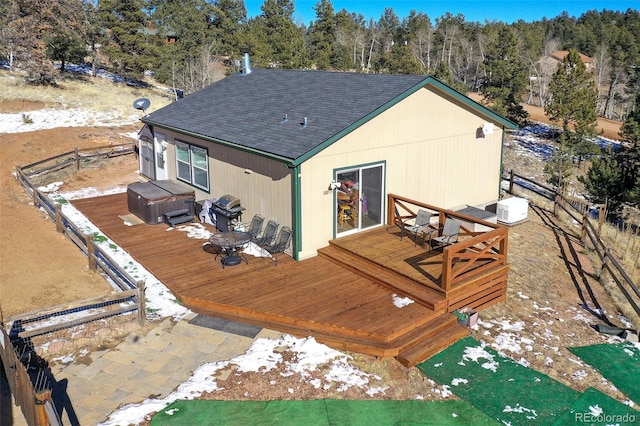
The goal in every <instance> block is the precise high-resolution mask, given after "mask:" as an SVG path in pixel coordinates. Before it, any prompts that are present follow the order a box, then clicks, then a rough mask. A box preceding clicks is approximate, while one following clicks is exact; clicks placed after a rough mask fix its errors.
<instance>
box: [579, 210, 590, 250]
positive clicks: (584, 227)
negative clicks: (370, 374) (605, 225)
mask: <svg viewBox="0 0 640 426" xmlns="http://www.w3.org/2000/svg"><path fill="white" fill-rule="evenodd" d="M588 222H589V211H588V210H585V211H584V212H583V213H582V232H581V233H580V241H582V245H583V246H585V247H586V246H587V223H588Z"/></svg>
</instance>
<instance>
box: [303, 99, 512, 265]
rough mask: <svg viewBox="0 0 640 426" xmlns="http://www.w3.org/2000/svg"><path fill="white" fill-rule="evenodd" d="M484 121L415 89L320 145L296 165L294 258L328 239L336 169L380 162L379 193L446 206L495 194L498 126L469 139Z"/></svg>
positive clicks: (309, 253) (493, 197) (491, 197)
mask: <svg viewBox="0 0 640 426" xmlns="http://www.w3.org/2000/svg"><path fill="white" fill-rule="evenodd" d="M485 122H487V120H486V118H482V117H479V116H478V115H476V114H474V113H473V112H471V111H470V110H469V109H468V108H467V107H464V108H463V105H461V104H460V105H457V104H454V103H452V102H451V101H450V100H447V99H444V98H442V97H441V96H440V95H439V94H436V93H434V92H433V91H431V90H427V89H423V90H419V91H418V92H416V93H415V94H413V95H411V96H410V97H408V98H407V99H405V100H403V101H402V102H400V103H399V104H397V105H395V106H393V107H392V108H390V109H389V110H387V111H385V112H384V113H382V114H380V115H378V116H377V117H375V118H374V119H372V120H371V121H369V122H368V123H366V124H365V125H363V126H361V127H359V128H358V129H356V130H354V131H353V132H351V133H350V134H348V135H346V136H345V137H344V138H342V139H341V140H340V141H338V142H336V143H335V144H333V145H331V146H330V147H328V148H327V149H325V150H323V151H322V152H320V153H319V154H317V155H316V156H314V157H313V158H312V159H310V160H308V161H307V162H306V163H305V164H304V165H303V167H302V170H301V171H302V182H301V183H302V186H301V189H302V228H303V230H304V233H303V249H304V251H303V252H302V253H301V257H307V256H313V255H315V250H317V249H318V248H320V247H323V246H325V245H327V241H328V240H329V239H331V238H333V232H334V228H333V226H334V224H333V222H334V216H333V214H334V213H333V208H334V204H333V194H332V192H331V191H327V187H328V185H329V182H330V181H331V179H332V178H333V174H332V173H333V170H334V169H336V168H343V167H350V166H358V165H362V164H369V163H376V162H383V161H386V185H387V187H386V191H387V193H396V194H401V195H403V196H406V197H410V198H414V199H417V200H421V201H424V202H426V203H429V204H434V205H438V206H442V207H445V208H454V207H458V206H462V205H465V204H469V205H483V204H486V203H488V202H491V201H495V200H496V199H497V197H498V187H499V170H500V153H501V141H502V129H501V128H499V127H497V126H495V127H494V133H493V134H491V135H487V136H486V137H485V138H482V139H476V130H477V129H478V127H480V126H482V124H483V123H485Z"/></svg>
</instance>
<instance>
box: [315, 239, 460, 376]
mask: <svg viewBox="0 0 640 426" xmlns="http://www.w3.org/2000/svg"><path fill="white" fill-rule="evenodd" d="M318 255H319V256H320V257H322V258H324V259H327V260H329V261H331V262H333V263H335V264H337V265H340V266H341V267H343V268H347V269H348V270H350V271H352V272H355V273H357V274H358V275H360V276H362V277H365V278H367V279H369V280H371V281H373V282H375V283H377V284H378V285H381V286H384V287H386V288H389V289H391V290H393V291H395V292H397V293H399V294H401V295H402V296H405V297H409V298H411V299H412V300H414V301H415V302H416V303H420V304H422V305H423V306H425V307H427V308H429V309H431V310H433V311H434V315H433V317H432V318H431V319H430V320H429V321H428V322H426V323H424V324H422V325H418V326H416V327H415V328H414V329H412V330H407V331H406V332H405V333H404V334H402V335H398V336H396V337H395V338H394V339H393V340H390V341H387V342H376V343H372V342H371V341H362V342H359V341H358V339H354V338H353V337H352V338H351V339H350V340H349V341H348V342H340V339H336V337H337V336H335V335H327V336H322V335H318V334H315V337H316V339H317V340H318V341H321V342H323V343H326V344H329V345H331V346H333V347H339V348H343V349H346V350H352V351H362V352H367V351H369V353H371V348H372V346H376V347H377V350H376V351H375V352H376V353H372V354H373V355H377V356H382V357H391V356H393V357H395V358H396V359H397V360H398V361H399V362H400V363H401V364H402V365H404V366H406V367H412V366H414V365H416V364H418V363H420V362H422V361H424V360H425V359H427V358H429V357H430V356H432V355H434V354H436V353H437V352H440V351H441V350H443V349H445V348H447V347H448V346H450V345H452V344H453V343H455V342H457V341H458V340H460V339H462V338H464V337H466V336H467V335H468V334H469V330H468V329H467V328H466V327H463V326H461V325H460V324H458V322H457V319H456V317H455V315H453V314H451V313H450V312H447V300H446V297H445V294H444V292H440V291H438V290H436V289H433V288H431V287H428V286H425V285H424V284H422V283H420V282H418V281H416V280H414V279H412V278H410V277H407V276H405V275H403V274H401V273H398V272H397V271H394V270H391V269H389V268H385V267H384V266H383V265H381V264H379V263H377V262H375V261H372V260H371V259H367V258H364V257H362V256H360V255H358V254H357V253H354V252H352V251H350V250H349V249H347V248H344V247H342V246H339V245H336V244H331V243H330V244H329V246H327V247H323V248H321V249H319V250H318ZM360 344H362V345H363V346H362V348H359V345H360Z"/></svg>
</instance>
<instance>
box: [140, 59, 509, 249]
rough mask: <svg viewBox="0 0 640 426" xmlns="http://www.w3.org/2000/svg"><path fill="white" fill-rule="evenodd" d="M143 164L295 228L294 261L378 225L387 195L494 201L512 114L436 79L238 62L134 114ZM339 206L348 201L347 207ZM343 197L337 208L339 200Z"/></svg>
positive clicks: (247, 215) (441, 201)
mask: <svg viewBox="0 0 640 426" xmlns="http://www.w3.org/2000/svg"><path fill="white" fill-rule="evenodd" d="M142 122H143V123H144V124H145V126H144V128H143V129H142V130H141V132H140V144H141V146H140V154H141V155H140V161H141V164H140V169H141V173H142V174H143V175H145V176H147V177H148V178H150V179H156V180H160V179H177V180H179V181H182V182H185V183H187V184H189V185H191V186H192V187H193V188H194V189H195V191H196V199H197V200H205V199H212V198H220V197H222V196H223V195H225V194H232V195H233V196H235V197H237V198H239V199H240V200H241V204H242V206H243V207H244V208H245V209H246V210H245V212H244V217H243V220H244V221H248V220H250V219H251V217H252V216H253V215H254V214H256V213H257V214H261V215H262V216H264V217H265V218H267V219H274V220H277V221H278V222H279V223H280V225H287V226H290V227H292V228H293V229H294V238H293V244H292V250H293V256H294V258H295V259H298V260H299V259H304V258H308V257H312V256H315V255H316V254H317V252H316V250H317V249H319V248H321V247H323V246H326V245H327V243H328V241H329V240H331V239H334V238H339V237H341V236H346V235H350V234H354V233H357V232H360V231H362V230H365V229H369V228H372V227H376V226H382V225H384V224H385V223H386V202H387V197H386V196H387V194H388V193H396V194H402V195H403V196H406V197H410V198H412V199H415V200H421V201H424V202H427V203H430V204H432V205H438V206H442V207H444V208H456V207H464V206H467V205H470V206H476V207H484V206H486V205H487V204H490V203H493V202H495V201H497V199H498V195H499V191H500V166H501V155H502V143H503V138H504V134H505V129H508V128H515V127H516V126H515V124H513V123H512V122H510V121H508V120H506V119H504V118H502V117H500V116H499V115H497V114H495V113H493V112H492V111H490V110H489V109H487V108H485V107H483V106H482V105H480V104H478V103H476V102H474V101H472V100H471V99H469V98H467V97H466V96H464V95H462V94H460V93H458V92H456V91H455V90H453V89H451V88H450V87H448V86H446V85H445V84H443V83H441V82H439V81H438V80H436V79H434V78H433V77H426V76H418V75H369V74H356V73H338V72H325V71H296V70H275V69H253V70H252V69H251V68H250V67H249V61H248V57H246V56H245V58H244V60H243V71H242V72H241V73H237V74H234V75H230V76H228V77H226V78H224V79H223V80H220V81H218V82H216V83H214V84H212V85H210V86H208V87H206V88H204V89H202V90H200V91H199V92H196V93H194V94H191V95H189V96H188V97H186V98H184V99H182V100H179V101H177V102H174V103H172V104H170V105H168V106H166V107H164V108H161V109H159V110H157V111H155V112H152V113H150V114H148V115H146V116H145V117H143V118H142ZM345 205H347V207H346V208H345V207H344V206H345ZM341 206H342V207H341Z"/></svg>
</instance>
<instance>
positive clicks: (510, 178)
mask: <svg viewBox="0 0 640 426" xmlns="http://www.w3.org/2000/svg"><path fill="white" fill-rule="evenodd" d="M509 194H513V169H511V170H509Z"/></svg>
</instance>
